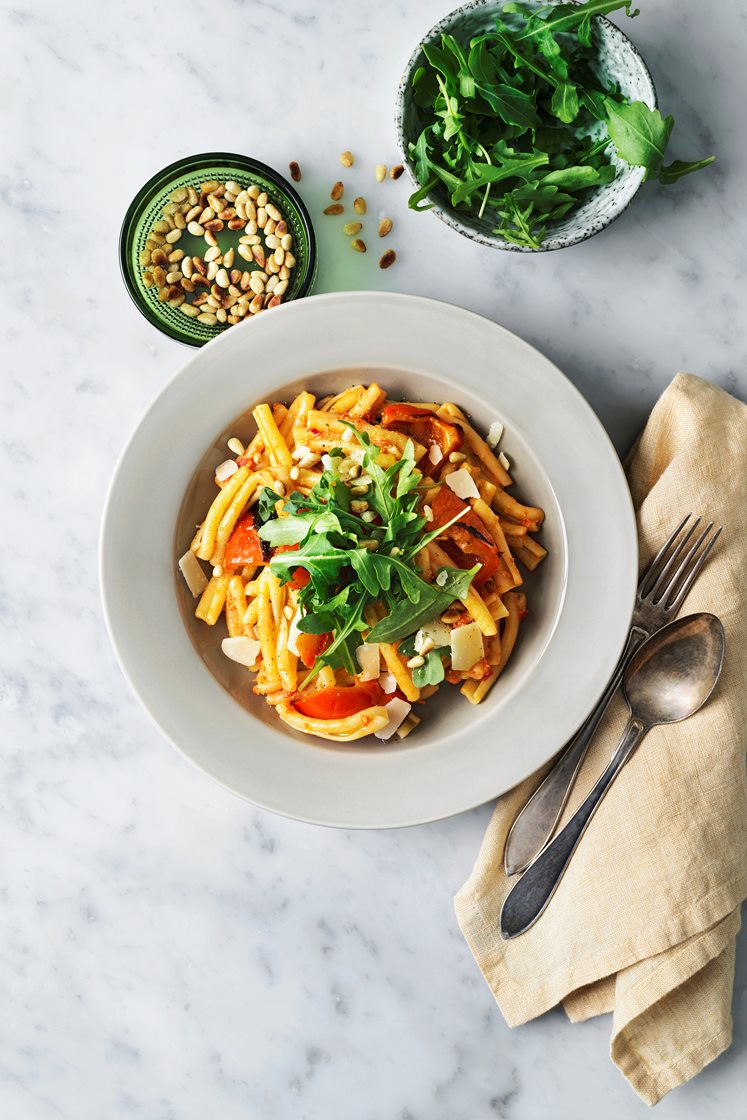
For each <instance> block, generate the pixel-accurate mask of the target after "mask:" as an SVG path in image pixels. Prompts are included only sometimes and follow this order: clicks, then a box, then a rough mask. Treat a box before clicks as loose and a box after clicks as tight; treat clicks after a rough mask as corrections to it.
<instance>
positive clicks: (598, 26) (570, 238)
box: [395, 0, 657, 253]
mask: <svg viewBox="0 0 747 1120" xmlns="http://www.w3.org/2000/svg"><path fill="white" fill-rule="evenodd" d="M504 2H505V0H470V3H468V4H463V5H462V7H461V8H457V9H456V10H455V11H453V12H451V13H450V15H448V16H445V17H444V18H443V19H442V20H440V21H439V22H438V23H437V24H436V25H435V26H434V27H432V28H431V30H430V31H429V32H428V34H427V35H426V36H425V37H424V38H423V39H422V40H421V41H420V43H418V46H417V48H416V49H415V51H414V52H413V54H412V56H411V58H410V61H409V62H408V63H407V66H406V67H405V72H404V74H403V75H402V79H401V81H400V84H399V90H398V92H397V111H396V120H395V123H396V127H397V137H398V141H399V146H400V150H401V152H402V159H403V162H404V164H405V167H406V168H407V170H408V172H409V175H410V178H411V179H412V181H413V183H414V184H415V187H416V188H417V187H419V186H420V184H419V183H418V181H417V178H416V176H415V166H414V164H413V162H412V160H411V159H410V155H409V145H410V143H411V142H414V141H415V140H417V138H418V135H419V134H420V130H421V127H422V126H421V122H420V110H419V109H418V107H417V105H416V104H415V102H414V100H413V96H412V75H413V73H414V72H415V70H416V69H417V68H418V66H420V65H421V64H422V63H423V61H424V56H423V44H425V43H431V42H433V41H434V40H439V39H440V37H441V34H442V33H443V32H448V33H449V34H451V35H454V36H455V37H456V38H457V39H458V40H459V41H460V42H466V41H468V40H469V39H471V38H474V37H475V36H476V35H480V34H482V33H483V32H485V31H489V30H492V29H493V28H494V27H495V17H496V16H497V15H498V13H499V11H500V9H501V8H502V7H503V3H504ZM549 2H550V3H553V2H557V0H549ZM529 4H530V6H531V7H534V8H540V7H546V6H547V0H541V2H540V0H529ZM593 39H594V42H595V44H596V46H597V50H598V56H599V73H600V76H601V77H602V79H605V80H608V81H614V82H616V83H617V84H618V85H619V87H620V89H621V90H622V92H623V93H624V94H626V95H627V97H628V98H630V100H631V101H643V102H645V103H646V105H648V107H649V108H650V109H655V108H656V107H657V100H656V89H655V88H654V83H653V80H652V78H651V74H650V73H649V70H648V67H647V66H646V63H645V62H644V61H643V59H642V58H641V55H640V53H639V52H638V50H637V49H636V47H635V46H634V45H633V44H632V43H631V41H630V39H628V37H627V35H624V34H623V33H622V31H620V29H619V28H618V27H615V25H614V24H612V23H610V21H609V20H608V19H605V18H604V17H603V16H597V17H596V19H595V20H594V30H593ZM615 162H616V164H617V166H618V168H619V171H620V173H619V174H618V176H617V178H616V179H615V180H614V182H612V183H610V184H609V185H608V186H604V187H600V188H599V189H598V190H597V191H596V192H595V193H594V194H592V195H591V196H590V197H589V199H588V200H587V201H586V202H585V203H584V204H583V205H582V206H580V207H578V209H576V210H574V211H572V212H571V213H570V214H568V215H566V217H564V218H562V219H560V220H559V221H556V222H549V223H548V225H547V232H546V234H545V237H544V239H543V241H542V245H541V248H540V250H537V249H529V248H526V247H525V246H519V245H512V244H511V243H510V242H508V241H504V239H503V238H502V237H498V236H497V235H496V234H495V233H493V226H494V225H495V221H494V220H493V219H491V218H490V217H483V218H478V217H476V216H472V215H469V214H467V213H463V212H456V211H455V210H454V208H453V207H452V206H451V204H450V202H449V198H448V195H447V193H446V191H445V189H443V188H441V187H436V188H435V189H434V190H433V192H432V194H430V195H428V201H429V202H431V203H432V204H433V208H432V210H431V213H432V214H436V215H437V217H439V218H440V219H441V221H442V222H445V223H446V225H447V226H451V228H452V229H455V230H456V231H457V233H461V234H463V235H464V236H465V237H469V238H470V239H471V240H472V241H477V242H479V243H480V244H481V245H490V246H491V247H492V248H494V249H508V250H509V251H510V252H512V253H534V252H540V251H544V252H547V251H548V250H550V249H566V248H567V247H568V246H569V245H575V244H577V243H578V242H579V241H585V240H586V239H587V238H588V237H593V235H594V234H595V233H599V231H600V230H602V229H604V228H605V226H608V225H609V224H610V222H613V221H614V220H615V218H617V217H619V215H620V214H622V212H623V210H625V208H626V207H627V206H628V204H629V203H630V201H631V199H632V198H633V195H634V194H635V193H636V191H637V190H638V188H639V187H640V186H641V184H642V182H643V176H644V169H643V168H642V167H630V166H629V164H627V163H624V162H622V161H621V160H618V159H617V158H616V157H615Z"/></svg>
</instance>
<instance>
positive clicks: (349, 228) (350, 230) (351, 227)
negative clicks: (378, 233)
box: [342, 222, 363, 237]
mask: <svg viewBox="0 0 747 1120" xmlns="http://www.w3.org/2000/svg"><path fill="white" fill-rule="evenodd" d="M362 229H363V226H362V225H361V223H360V222H346V223H345V225H344V226H343V227H342V232H343V233H344V234H345V235H346V236H347V237H352V236H353V235H354V234H356V233H360V231H361V230H362Z"/></svg>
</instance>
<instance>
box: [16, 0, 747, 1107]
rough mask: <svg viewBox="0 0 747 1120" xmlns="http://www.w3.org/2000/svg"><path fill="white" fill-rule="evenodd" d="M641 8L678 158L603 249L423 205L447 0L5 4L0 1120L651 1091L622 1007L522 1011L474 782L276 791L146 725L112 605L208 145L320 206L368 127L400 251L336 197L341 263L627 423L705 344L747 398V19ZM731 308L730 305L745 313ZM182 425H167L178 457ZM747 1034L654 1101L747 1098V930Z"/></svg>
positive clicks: (588, 1103) (713, 1103)
mask: <svg viewBox="0 0 747 1120" xmlns="http://www.w3.org/2000/svg"><path fill="white" fill-rule="evenodd" d="M642 6H643V7H644V9H645V12H644V14H643V15H642V16H641V17H640V18H639V19H638V20H636V22H635V24H634V25H631V26H630V30H631V32H632V33H633V34H634V36H635V38H636V39H637V41H638V43H639V44H640V46H641V47H642V49H643V52H644V55H645V57H646V58H647V60H648V61H649V63H650V65H651V67H652V69H653V72H654V75H655V78H656V80H657V82H658V86H659V90H660V94H661V99H662V102H663V104H664V106H665V107H666V109H667V110H670V111H673V112H674V113H675V114H676V116H677V128H676V130H675V136H674V145H673V146H674V148H675V149H676V150H675V155H685V156H686V155H690V154H691V153H698V154H700V153H702V152H704V151H705V150H710V149H711V148H713V149H715V151H716V152H717V153H718V157H719V163H718V165H717V167H716V168H715V169H713V170H711V171H709V172H707V173H703V174H702V175H699V176H697V177H695V178H693V179H691V180H686V181H684V182H683V183H682V184H680V186H679V187H676V188H671V189H670V190H664V189H661V188H657V187H655V186H649V187H648V188H646V190H645V192H644V194H643V195H642V196H641V197H640V198H639V199H638V201H637V202H636V203H635V206H634V208H633V209H632V210H631V211H629V212H628V214H627V215H625V216H624V217H623V218H622V219H621V220H620V221H619V222H618V223H617V224H616V225H615V226H614V227H612V228H611V229H610V230H608V231H607V232H605V233H603V234H602V235H601V236H599V237H598V238H596V239H594V240H593V241H591V242H590V243H588V244H586V245H582V246H580V247H577V248H575V249H572V250H570V251H568V252H563V253H561V254H552V255H548V256H538V257H536V258H528V257H517V256H514V255H508V254H501V253H496V252H491V251H489V250H484V249H479V248H477V247H474V246H472V245H470V244H469V243H467V242H465V241H463V240H461V239H459V238H458V237H457V236H456V235H455V234H453V233H451V232H450V231H449V230H447V229H446V228H445V227H442V226H441V225H440V224H439V222H438V221H437V220H436V219H435V218H432V217H430V216H427V215H416V214H410V213H408V212H407V210H406V206H405V198H406V195H407V185H406V180H404V179H403V180H401V181H400V182H399V183H398V184H393V183H389V182H387V183H385V184H384V185H383V186H382V187H381V188H379V189H378V190H376V189H375V187H374V185H372V182H373V181H372V176H371V172H370V168H371V165H372V164H373V162H375V161H377V160H383V161H386V162H388V163H391V162H393V161H394V159H395V151H394V147H393V142H394V138H393V128H392V101H393V92H394V89H395V88H396V84H397V79H398V76H399V72H400V70H401V68H402V66H403V64H404V62H405V59H406V57H407V55H408V53H409V51H410V49H411V47H412V46H413V44H414V42H415V41H416V40H417V39H418V37H419V36H420V35H421V33H423V32H424V31H425V30H426V29H427V28H428V27H429V26H430V25H431V24H432V23H433V22H435V21H436V19H437V18H439V17H440V16H441V15H443V14H444V13H445V12H446V11H447V9H448V4H447V3H444V2H440V0H410V3H408V4H406V5H405V4H401V3H394V2H393V0H381V2H380V3H378V4H375V5H372V4H368V3H366V4H364V3H360V2H359V0H351V2H348V3H343V2H342V0H334V2H328V3H321V2H320V3H317V4H314V5H312V4H311V3H309V2H308V0H291V2H284V0H266V2H261V0H243V2H241V0H233V2H231V0H223V2H218V3H214V4H199V3H196V2H195V0H182V2H181V3H174V2H173V0H163V2H162V3H160V4H157V5H153V4H146V3H144V2H143V0H131V2H130V3H128V4H116V5H115V4H106V5H104V4H94V3H93V2H90V0H89V2H85V0H68V2H66V3H64V4H56V3H54V2H53V0H9V2H5V3H3V4H2V6H1V8H0V60H1V63H2V65H1V67H0V71H1V72H2V74H3V77H4V83H3V96H2V99H0V114H1V115H2V121H1V123H0V137H1V138H2V139H1V141H0V146H1V148H2V154H3V158H2V162H1V163H0V183H1V184H2V187H1V189H0V227H1V229H2V244H3V247H4V249H5V253H4V262H5V263H4V267H3V269H2V270H0V284H2V296H1V298H0V307H2V311H1V312H0V316H1V322H2V327H1V329H2V344H3V375H2V389H1V392H2V407H1V408H0V462H1V463H2V507H3V517H2V524H3V527H4V532H5V547H4V550H3V560H2V583H1V585H0V614H1V615H2V625H3V642H2V679H1V682H0V689H1V699H2V707H1V708H0V712H1V713H2V715H1V719H2V730H1V733H0V741H1V743H2V764H3V777H2V782H1V783H0V852H1V853H2V854H1V855H0V863H1V865H2V877H1V879H0V1115H2V1116H3V1117H4V1118H7V1120H46V1118H47V1117H49V1118H52V1117H64V1118H65V1120H89V1118H91V1120H100V1118H102V1117H106V1118H107V1120H115V1118H118V1117H125V1116H133V1117H142V1118H144V1120H145V1118H147V1120H205V1118H206V1117H211V1118H212V1117H219V1118H220V1120H238V1118H242V1120H243V1118H246V1117H251V1118H252V1120H253V1118H261V1120H322V1118H323V1120H330V1118H332V1120H334V1118H337V1117H341V1118H342V1117H344V1118H345V1120H384V1118H386V1120H389V1118H392V1120H394V1118H396V1120H488V1118H490V1117H504V1118H507V1120H514V1118H520V1120H534V1118H544V1117H549V1116H553V1117H560V1118H561V1120H564V1118H566V1117H569V1118H570V1117H574V1118H575V1117H578V1116H598V1115H604V1116H606V1117H611V1118H613V1120H618V1118H622V1117H626V1118H627V1117H638V1116H643V1115H644V1112H645V1109H644V1107H643V1105H641V1104H640V1103H639V1102H638V1101H637V1099H636V1098H635V1096H634V1095H633V1093H632V1092H631V1090H630V1089H629V1088H628V1087H627V1085H626V1084H625V1083H624V1081H623V1080H622V1078H621V1076H620V1074H619V1073H618V1072H617V1071H616V1070H615V1069H614V1068H613V1067H612V1066H611V1064H610V1062H609V1060H608V1058H607V1039H608V1036H609V1030H610V1023H609V1021H608V1020H604V1019H603V1020H598V1021H595V1022H591V1023H587V1024H585V1025H583V1026H573V1027H571V1026H570V1025H568V1023H567V1022H566V1021H565V1020H564V1018H563V1016H562V1015H561V1014H560V1013H557V1012H556V1013H552V1014H549V1015H547V1016H546V1017H545V1018H544V1019H543V1020H542V1021H540V1022H536V1023H533V1024H530V1025H529V1026H527V1027H524V1028H522V1029H521V1030H518V1031H514V1032H511V1031H509V1030H508V1029H507V1028H506V1027H505V1025H504V1023H503V1021H502V1019H501V1017H500V1015H499V1013H498V1011H497V1009H496V1008H495V1006H494V1004H493V1001H492V998H491V997H490V995H489V993H488V991H487V989H486V988H485V986H484V985H483V982H482V980H481V978H480V977H479V975H478V973H477V970H476V968H475V966H474V964H473V962H472V960H471V957H470V955H469V953H468V951H467V949H466V946H465V945H464V944H463V942H462V939H461V936H460V934H459V932H458V930H457V927H456V923H455V920H454V916H453V913H452V906H451V898H452V894H453V892H454V890H455V889H456V888H457V887H458V886H459V885H460V884H461V883H462V881H463V879H464V878H465V876H466V874H467V873H468V871H469V869H470V867H471V863H472V860H473V858H474V856H475V853H476V851H477V847H478V844H479V842H480V838H481V835H482V832H483V829H484V826H485V824H486V821H487V819H488V813H489V808H487V807H485V808H483V809H481V810H478V811H475V812H473V813H469V814H466V815H464V816H462V817H459V818H457V819H453V820H450V821H446V822H444V823H440V824H435V825H432V826H430V827H425V828H415V829H412V830H409V831H407V830H406V831H399V832H390V833H379V834H376V833H363V834H351V833H345V832H335V831H325V830H320V829H315V828H311V827H305V826H302V825H299V824H296V823H293V822H289V821H285V820H281V819H278V818H275V817H272V816H270V815H268V814H267V813H263V812H261V811H258V810H255V809H253V808H252V807H251V806H248V805H246V804H244V803H242V802H241V801H239V800H238V799H236V798H235V797H233V796H231V795H230V794H228V793H225V792H224V791H223V790H222V789H220V788H218V787H217V786H215V785H213V784H212V783H211V782H210V781H209V780H208V779H206V778H204V777H203V776H202V775H201V774H199V773H198V772H196V771H195V770H193V769H192V768H191V767H190V766H189V765H188V764H187V763H186V762H184V761H183V760H182V759H181V758H180V757H178V756H177V754H176V753H175V752H174V751H173V750H172V749H171V748H170V747H169V746H167V745H166V743H164V742H163V741H162V740H161V738H160V736H159V735H158V734H157V733H156V731H155V730H154V729H153V728H152V727H151V726H150V724H149V722H148V720H147V718H146V717H145V715H144V714H143V712H142V711H141V710H140V708H139V706H138V704H137V703H136V701H135V700H134V699H133V697H132V696H131V695H130V693H129V691H128V688H127V686H126V684H125V682H124V680H123V679H122V677H121V675H120V673H119V671H118V669H117V667H116V665H115V662H114V658H113V655H112V652H111V650H110V647H109V642H108V639H107V636H106V634H105V632H104V629H103V624H102V619H101V611H100V606H99V596H98V586H97V575H96V546H97V536H98V526H99V516H100V511H101V506H102V502H103V498H104V493H105V490H106V485H107V481H108V478H109V474H110V471H111V467H112V460H113V457H114V456H115V455H116V453H117V452H118V450H119V448H120V447H121V445H122V443H123V441H124V440H125V437H126V435H127V433H128V431H129V430H130V428H131V426H132V425H133V423H134V422H135V420H136V419H137V417H138V416H139V415H140V413H141V412H142V410H143V409H144V407H145V406H146V404H147V403H148V401H149V400H150V399H151V397H152V396H153V395H154V394H155V393H156V392H157V391H158V390H159V389H160V388H161V386H163V385H164V384H165V383H166V381H167V380H168V379H169V378H170V377H171V376H172V374H174V373H175V372H176V371H177V370H178V369H179V367H180V366H181V365H182V364H183V363H184V361H185V360H186V359H187V358H188V357H189V352H188V351H187V350H185V349H183V348H181V347H180V346H179V345H177V344H175V343H173V342H170V341H169V340H167V339H165V338H163V337H162V336H161V335H159V334H158V333H157V332H155V331H154V330H153V328H152V327H150V326H149V325H148V324H147V323H146V322H145V321H144V320H143V319H142V318H140V316H139V315H138V313H137V312H136V311H135V310H134V308H133V306H132V305H131V304H130V302H129V300H128V297H127V296H126V294H125V292H124V289H123V286H122V283H121V280H120V277H119V270H118V264H117V236H118V231H119V223H120V220H121V217H122V214H123V211H124V209H125V207H126V205H127V203H128V202H129V200H130V198H131V196H132V195H133V194H134V192H135V191H136V190H137V189H138V187H139V186H140V184H141V183H142V182H143V181H144V180H145V179H146V178H147V177H148V176H149V175H150V174H151V173H153V172H154V171H155V170H157V169H158V168H159V167H161V166H163V165H165V164H166V163H169V162H170V161H171V160H173V159H175V158H177V157H179V156H181V155H184V154H186V153H191V152H197V151H200V150H210V149H224V150H228V151H231V150H236V151H240V152H247V153H252V154H254V155H257V156H259V157H260V158H262V159H264V160H266V161H267V162H269V163H272V164H275V165H277V166H278V167H281V168H282V167H284V166H285V165H287V162H288V160H289V159H292V158H295V159H298V160H299V161H300V162H301V164H302V166H303V168H304V171H305V175H304V180H303V182H302V184H301V190H302V193H303V194H304V196H305V197H306V199H307V200H308V201H309V202H310V203H311V204H312V206H313V208H314V211H315V213H318V212H319V209H320V200H321V199H322V198H323V197H324V196H325V193H326V191H327V190H328V187H329V184H330V183H331V182H332V181H333V180H334V179H335V178H336V177H337V175H338V172H339V171H340V167H339V164H338V162H337V157H338V153H339V152H340V151H341V150H342V149H343V148H347V147H350V148H352V149H353V150H354V151H355V152H356V153H357V154H358V156H359V159H360V161H361V162H363V161H365V163H366V167H365V168H363V169H361V170H360V171H359V177H356V178H355V184H360V186H361V191H363V190H365V193H366V194H367V195H368V196H369V200H373V199H374V198H377V199H378V201H379V203H380V204H381V205H382V206H385V207H386V209H387V210H388V211H390V212H392V213H393V214H394V216H395V219H396V220H397V230H396V235H395V236H393V237H392V244H393V245H394V246H395V247H396V248H397V250H398V252H399V254H400V258H399V261H398V264H397V266H396V267H395V268H393V269H392V270H391V271H390V272H389V273H387V274H383V273H380V272H379V271H378V270H377V269H376V267H375V258H374V257H373V254H369V255H368V257H367V258H359V257H355V256H354V255H353V254H352V253H350V251H349V250H348V249H347V248H346V247H345V245H344V244H343V242H342V235H341V234H340V233H339V230H338V229H337V228H336V226H333V225H332V223H331V222H329V223H328V220H327V219H323V218H321V217H320V218H319V220H318V223H317V225H318V230H319V235H320V245H321V262H322V263H321V270H320V275H319V281H318V287H317V290H318V291H329V290H333V289H338V288H344V287H360V288H364V287H372V286H379V285H380V286H385V287H391V288H397V289H400V290H402V291H412V292H418V293H421V294H426V295H433V296H438V297H440V298H443V299H447V300H451V301H454V302H458V303H462V304H464V305H465V306H467V307H471V308H473V309H475V310H477V311H480V312H483V313H484V314H487V315H489V316H492V317H494V318H495V319H496V320H498V321H499V322H501V323H503V324H505V325H506V326H508V327H510V328H512V329H513V330H516V331H517V332H519V333H520V334H522V335H523V336H525V337H526V338H528V339H529V340H531V341H532V342H534V343H536V344H537V345H538V346H539V347H540V348H542V349H543V350H545V351H546V352H547V353H548V354H549V355H550V356H551V357H552V358H553V359H555V360H556V361H557V362H558V364H559V365H560V366H561V367H562V368H563V369H564V370H565V371H566V372H567V373H568V375H569V376H570V377H571V378H572V379H573V380H574V381H575V382H576V384H577V385H578V386H579V387H580V388H581V390H582V391H583V392H584V393H585V394H586V395H587V397H588V398H589V400H590V401H591V402H592V404H593V405H594V406H595V408H596V409H597V410H598V412H599V413H600V415H601V417H602V418H603V420H604V422H605V423H606V425H607V426H608V428H609V430H610V432H611V433H612V435H613V437H614V438H615V440H616V442H617V445H618V447H619V448H620V449H621V450H623V449H626V448H627V446H628V444H629V443H630V441H631V438H632V437H633V435H634V433H635V432H636V430H637V429H638V428H639V426H640V424H641V422H642V421H643V419H644V417H645V415H646V412H647V410H648V409H649V408H650V406H651V404H652V403H653V401H654V399H655V398H656V396H657V394H658V393H659V392H660V390H661V389H662V388H663V387H664V386H665V385H666V383H667V382H668V380H669V379H670V378H671V377H672V375H673V374H674V373H675V371H676V370H678V369H680V368H686V369H689V370H692V371H694V372H698V373H701V374H704V375H705V376H707V377H710V378H713V379H715V380H716V381H718V382H719V383H720V384H723V385H725V386H727V387H728V388H730V389H732V390H735V391H736V392H738V393H741V394H742V395H743V396H745V395H747V368H746V366H745V332H744V318H743V313H744V280H745V277H744V247H743V243H744V238H745V235H746V234H747V225H746V224H745V219H744V199H743V195H744V188H743V184H744V182H745V171H747V168H745V166H744V164H745V150H746V149H745V146H744V142H743V141H744V130H743V106H744V100H745V93H746V92H747V91H746V90H745V77H744V75H745V68H744V61H743V56H744V52H745V47H746V46H747V36H746V33H745V16H744V11H743V8H742V5H741V4H739V3H737V2H736V0H729V2H725V3H722V4H720V5H704V4H702V3H698V2H696V0H646V2H645V3H644V4H643V5H642ZM740 313H741V314H740ZM167 454H168V449H167V448H165V449H164V455H167ZM739 948H740V964H739V969H738V976H737V991H736V997H735V1041H734V1045H733V1047H732V1050H731V1051H730V1053H728V1054H727V1055H726V1056H725V1057H723V1058H722V1059H720V1060H719V1061H718V1062H717V1063H715V1064H714V1065H713V1066H712V1067H711V1068H709V1069H708V1070H707V1071H706V1072H705V1073H704V1074H703V1075H702V1076H701V1077H700V1078H698V1079H697V1081H696V1082H694V1083H693V1084H691V1085H689V1086H687V1087H685V1088H683V1089H681V1090H679V1091H677V1092H675V1093H674V1094H672V1095H671V1096H670V1097H669V1098H667V1099H666V1100H665V1101H664V1102H663V1103H662V1104H661V1105H660V1106H659V1109H658V1114H659V1115H660V1116H661V1117H662V1120H664V1118H666V1120H685V1118H689V1117H692V1116H698V1117H699V1118H700V1120H721V1118H723V1117H725V1116H729V1117H734V1118H737V1117H745V1116H747V1105H746V1104H745V1096H744V1091H743V1090H744V1066H745V1056H746V1054H747V1000H746V999H745V981H746V979H747V960H746V959H745V939H744V937H742V939H741V941H740V946H739Z"/></svg>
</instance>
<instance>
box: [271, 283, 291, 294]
mask: <svg viewBox="0 0 747 1120" xmlns="http://www.w3.org/2000/svg"><path fill="white" fill-rule="evenodd" d="M287 291H288V281H287V280H281V281H280V283H279V284H276V285H275V289H274V294H275V295H276V296H284V295H285V293H286V292H287Z"/></svg>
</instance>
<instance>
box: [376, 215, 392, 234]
mask: <svg viewBox="0 0 747 1120" xmlns="http://www.w3.org/2000/svg"><path fill="white" fill-rule="evenodd" d="M391 232H392V219H391V218H382V219H381V221H380V222H379V237H386V236H387V234H388V233H391Z"/></svg>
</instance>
